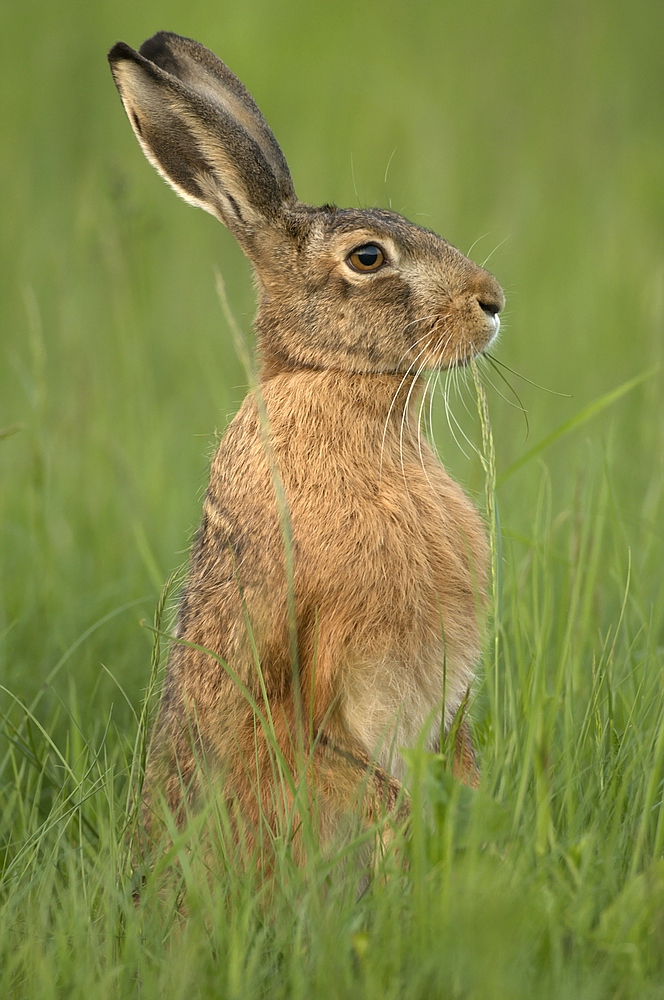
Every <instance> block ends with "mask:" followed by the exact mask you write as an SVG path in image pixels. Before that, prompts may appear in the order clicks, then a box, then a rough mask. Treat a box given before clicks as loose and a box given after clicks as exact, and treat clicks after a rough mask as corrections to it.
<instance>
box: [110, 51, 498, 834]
mask: <svg viewBox="0 0 664 1000" xmlns="http://www.w3.org/2000/svg"><path fill="white" fill-rule="evenodd" d="M109 58H110V60H111V66H112V69H113V73H114V77H115V80H116V83H117V85H118V89H119V90H120V94H121V96H122V99H123V102H124V104H125V107H126V108H127V111H128V114H129V117H130V120H131V121H132V124H133V126H134V130H135V131H136V134H137V136H138V138H139V141H140V142H141V145H142V146H143V149H144V151H145V152H146V154H147V155H148V157H149V158H150V160H151V161H152V162H153V163H154V164H155V166H157V168H158V169H159V170H160V172H161V173H162V174H163V175H164V176H165V177H166V179H167V180H168V181H169V183H171V184H172V185H173V186H174V187H175V189H176V190H177V191H178V192H179V193H180V194H182V195H183V196H184V197H185V198H186V199H187V200H189V201H191V202H193V203H194V204H197V205H200V206H202V207H204V208H206V209H207V210H208V211H211V212H212V213H213V214H215V215H217V216H218V217H219V218H220V219H221V220H222V221H223V222H225V223H226V225H228V226H229V228H230V229H231V231H232V232H233V233H234V234H235V236H236V238H237V239H238V241H239V243H240V245H241V246H242V248H243V249H244V251H245V253H246V254H247V256H248V257H249V259H250V260H251V262H252V264H253V265H254V269H255V273H256V276H257V281H258V288H259V298H260V302H259V310H258V315H257V320H256V333H257V338H258V344H259V349H260V355H261V366H262V367H261V375H260V382H259V385H258V387H257V388H256V389H255V390H254V391H253V392H252V393H250V395H249V396H247V398H246V399H245V401H244V403H243V405H242V407H241V409H240V411H239V413H238V414H237V416H236V417H235V419H234V420H233V421H232V423H231V425H230V427H229V428H228V430H227V432H226V434H225V436H224V439H223V441H222V443H221V445H220V447H219V449H218V451H217V453H216V455H215V457H214V459H213V462H212V468H211V472H210V485H209V488H208V491H207V495H206V498H205V503H204V507H203V522H202V525H201V528H200V531H199V533H198V537H197V540H196V543H195V546H194V550H193V554H192V560H191V568H190V574H189V579H188V582H187V584H186V587H185V590H184V593H183V595H182V600H181V605H180V613H179V620H178V627H177V636H178V639H179V640H180V642H176V643H175V644H174V645H173V648H172V651H171V655H170V660H169V664H168V670H167V676H166V681H165V687H164V693H163V699H162V704H161V708H160V713H159V719H158V722H157V725H156V730H155V734H154V739H153V745H152V749H151V753H150V758H149V763H148V780H147V793H146V801H147V803H148V805H149V803H150V802H151V796H152V795H153V794H154V789H155V788H158V789H161V790H163V792H164V794H165V796H166V799H167V801H168V804H169V806H170V808H171V809H172V810H173V812H174V813H175V814H180V815H181V814H182V810H183V805H184V798H185V797H186V798H187V799H188V801H189V802H190V803H191V804H193V805H195V804H196V802H197V799H198V797H199V795H200V782H199V774H200V760H201V758H202V759H204V761H205V765H206V768H207V769H208V771H210V772H211V773H212V774H214V775H218V776H219V778H220V780H221V782H222V786H223V794H224V796H225V797H226V798H227V800H228V801H229V802H233V803H234V804H235V807H236V808H238V809H239V811H240V813H241V814H242V816H243V817H244V819H245V820H246V821H247V822H248V823H249V824H250V825H255V824H256V823H257V822H258V813H259V804H260V807H261V808H262V810H263V814H264V816H265V817H267V820H268V822H272V821H273V820H274V821H275V822H276V819H277V816H278V814H279V811H280V809H281V808H282V807H283V808H288V805H289V802H288V801H286V802H282V803H281V805H280V804H279V803H280V792H279V789H278V788H277V772H276V771H275V750H274V746H272V744H271V739H274V740H275V741H276V745H277V746H278V747H279V750H280V752H281V754H282V755H283V759H284V760H285V762H286V764H287V765H288V767H289V768H291V769H293V770H294V771H295V772H297V771H298V769H301V768H302V767H303V766H304V765H303V762H304V761H310V762H313V772H314V774H315V778H316V786H317V791H318V794H319V796H320V799H321V812H320V819H319V825H320V830H321V832H322V833H323V834H324V835H325V836H327V835H329V834H331V833H333V832H334V830H335V829H336V828H337V827H338V825H339V823H340V822H341V821H342V818H343V816H344V814H345V813H346V812H347V811H348V810H349V809H350V808H351V806H352V803H353V802H354V801H355V798H356V796H357V794H358V788H359V787H360V786H362V784H363V782H365V785H364V788H365V791H364V793H363V798H362V804H361V807H360V808H361V811H362V814H363V816H364V818H365V821H367V822H368V821H369V820H370V819H371V818H372V816H373V815H374V814H375V810H376V805H377V803H379V802H380V803H382V807H384V808H387V809H388V810H391V809H393V808H395V806H396V805H397V803H398V802H399V801H401V799H402V796H400V781H401V780H402V778H403V773H404V764H403V760H402V758H401V755H400V753H399V749H400V748H401V747H402V746H412V745H414V744H415V743H416V742H417V740H418V737H419V734H420V733H421V731H422V729H423V727H424V726H428V730H427V735H426V737H425V744H426V746H427V747H428V748H430V749H433V748H435V747H436V742H437V737H436V734H438V733H439V732H440V715H441V705H442V693H443V689H444V690H445V694H446V698H445V706H444V723H445V728H447V727H449V725H450V724H451V721H452V719H453V718H454V715H455V713H456V711H457V709H458V708H459V706H460V705H461V703H462V701H463V698H464V696H465V693H466V691H467V689H468V686H469V684H470V683H471V681H472V678H473V670H474V664H475V662H476V659H477V656H478V653H479V648H480V632H479V625H478V606H479V605H481V602H482V596H481V595H482V593H483V589H484V585H485V577H486V563H487V546H486V540H485V532H484V528H483V525H482V522H481V519H480V517H479V516H478V514H477V512H476V510H475V509H474V507H473V505H472V504H471V503H470V502H469V500H468V499H467V497H466V496H465V494H464V493H463V491H462V490H461V488H460V487H459V486H458V485H456V484H455V483H454V482H453V481H452V480H451V479H450V478H449V476H448V475H447V473H446V472H445V470H444V468H443V467H442V465H441V464H440V463H439V461H438V460H437V459H436V458H435V456H434V455H433V453H432V451H431V449H430V447H429V445H428V444H427V442H426V441H425V440H424V439H423V438H422V437H421V435H420V433H419V427H418V412H417V411H418V407H419V402H420V394H421V390H422V385H421V376H422V373H423V372H424V371H425V370H427V369H431V368H445V367H450V366H452V365H454V364H463V363H465V362H467V361H468V360H469V358H471V357H472V356H473V355H474V354H476V353H478V352H479V351H481V350H483V349H484V348H485V347H486V346H487V345H488V343H489V342H490V341H491V339H492V338H493V336H494V335H495V333H496V331H497V328H498V323H497V313H498V312H499V311H500V309H501V308H502V306H503V301H504V300H503V295H502V292H501V290H500V287H499V285H498V284H497V282H496V281H495V279H494V278H493V277H492V276H491V275H490V274H488V272H486V271H484V270H483V269H482V268H479V267H477V266H476V265H475V264H473V263H472V262H471V261H469V260H467V259H466V258H465V257H464V256H463V255H462V254H461V253H459V251H458V250H456V249H455V248H454V247H452V246H450V244H448V243H447V242H446V241H445V240H443V239H441V238H440V237H439V236H437V235H436V234H434V233H431V232H429V231H428V230H425V229H422V228H421V227H419V226H416V225H414V224H413V223H411V222H409V221H407V220H406V219H404V218H402V217H400V216H398V215H396V214H395V213H392V212H386V211H380V210H356V209H349V210H339V209H336V208H334V207H331V206H327V207H325V208H322V209H314V208H311V207H310V206H306V205H302V204H301V203H300V202H298V201H297V198H296V196H295V193H294V190H293V187H292V182H291V179H290V174H289V172H288V167H287V165H286V162H285V160H284V159H283V154H282V153H281V150H280V149H279V147H278V145H277V143H276V140H274V137H273V136H272V133H271V132H270V131H269V128H268V126H267V125H266V123H265V122H264V120H263V119H262V116H261V115H260V112H259V111H258V109H257V107H256V105H255V104H254V103H253V100H252V99H251V97H250V96H249V95H248V93H247V92H246V90H244V88H243V87H242V84H240V82H239V81H237V80H236V78H235V77H233V75H232V74H231V73H230V71H229V70H228V69H227V67H225V66H224V65H223V64H222V63H220V62H219V60H217V59H216V57H215V56H213V55H212V54H211V53H209V52H208V51H207V50H205V49H203V48H202V46H199V45H198V44H197V43H195V42H191V41H189V40H187V39H180V38H178V36H175V35H167V34H165V33H160V34H159V35H157V36H155V38H154V39H151V40H150V41H149V42H147V43H145V45H144V46H143V47H142V49H141V53H135V52H133V50H131V49H130V48H129V47H128V46H125V45H123V44H122V43H119V44H118V45H117V46H116V47H115V48H114V49H113V50H112V52H111V53H110V56H109ZM365 244H376V245H378V246H380V247H381V249H382V250H383V252H384V254H385V257H386V264H385V266H384V267H382V268H381V269H379V270H377V271H376V272H375V273H358V272H355V271H353V269H352V268H351V267H350V266H349V263H348V258H349V255H350V253H351V252H352V251H353V250H354V249H356V248H357V247H358V246H362V245H365ZM290 560H292V567H293V575H292V591H291V592H290V595H291V598H292V604H291V605H290V610H289V576H288V565H289V561H290ZM293 613H294V615H293ZM289 622H291V623H292V627H290V626H289ZM294 636H295V639H296V642H295V644H294V642H293V637H294ZM194 647H201V648H198V649H197V648H194ZM295 648H296V655H295V653H294V650H295ZM205 650H211V651H213V652H214V653H215V654H217V656H218V657H219V658H221V659H222V660H223V661H224V662H225V664H226V665H227V666H228V668H229V670H227V669H226V668H225V666H224V665H223V664H222V663H220V662H219V661H218V660H217V659H215V658H213V657H212V656H210V655H209V653H207V652H205ZM258 664H260V671H261V672H262V678H261V675H260V672H259V667H258ZM237 679H239V681H240V682H241V684H242V685H244V687H245V691H244V692H243V690H242V688H241V687H240V686H239V685H238V683H237ZM298 679H299V683H298ZM247 694H248V695H249V700H248V697H247ZM252 700H253V704H254V706H257V708H258V710H259V711H260V712H262V713H264V715H265V716H266V717H268V716H269V717H271V722H270V725H268V727H267V729H268V730H270V729H271V731H272V733H273V737H270V736H269V735H268V734H267V733H266V731H264V729H263V727H262V726H261V724H260V723H259V724H257V722H256V712H255V707H252ZM455 773H456V774H457V775H458V776H459V777H460V778H461V779H462V780H464V781H467V782H469V783H471V784H476V782H477V778H478V771H477V767H476V764H475V757H474V752H473V748H472V741H471V737H470V732H469V729H468V725H467V722H466V721H465V720H464V721H463V722H462V724H461V726H460V727H459V729H458V733H457V743H456V755H455ZM367 779H368V784H367V783H366V782H367ZM289 795H290V797H291V798H292V794H290V793H287V794H286V796H285V798H286V800H289Z"/></svg>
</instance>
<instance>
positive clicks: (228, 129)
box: [108, 31, 296, 249]
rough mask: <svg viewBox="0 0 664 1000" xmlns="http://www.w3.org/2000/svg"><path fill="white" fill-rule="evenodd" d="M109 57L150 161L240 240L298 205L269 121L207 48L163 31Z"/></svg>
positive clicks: (117, 49) (115, 49)
mask: <svg viewBox="0 0 664 1000" xmlns="http://www.w3.org/2000/svg"><path fill="white" fill-rule="evenodd" d="M108 59H109V62H110V64H111V71H112V73H113V79H114V80H115V83H116V86H117V88H118V90H119V92H120V97H121V98H122V103H123V104H124V107H125V110H126V112H127V115H128V116H129V120H130V122H131V124H132V127H133V129H134V132H135V133H136V138H137V139H138V141H139V143H140V144H141V147H142V149H143V152H144V153H145V155H146V156H147V158H148V160H150V162H151V163H152V164H153V165H154V166H155V167H156V168H157V170H158V171H159V173H160V174H162V176H163V177H165V178H166V180H167V181H168V182H169V184H171V185H172V186H173V187H174V188H175V190H176V191H177V192H178V194H180V195H182V197H183V198H184V199H185V200H186V201H188V202H190V203H191V204H192V205H198V206H200V207H201V208H204V209H205V210H206V211H207V212H211V213H212V214H213V215H216V216H217V218H219V219H220V220H221V221H222V222H224V223H225V224H226V225H227V226H228V228H229V229H230V230H231V232H233V233H234V235H235V236H236V237H237V238H238V239H239V241H240V243H242V244H245V242H246V241H247V240H248V239H249V238H250V237H251V235H252V234H254V233H255V232H256V230H257V229H260V227H261V224H262V225H263V226H264V225H265V223H268V224H269V223H270V222H276V221H278V218H279V216H280V215H281V214H282V213H283V212H284V210H285V209H287V208H288V207H290V206H291V205H293V204H294V203H295V201H296V198H295V191H294V190H293V182H292V180H291V176H290V172H289V170H288V164H287V163H286V160H285V158H284V155H283V153H282V152H281V150H280V148H279V146H278V145H277V141H276V139H275V138H274V136H273V135H272V132H271V131H270V128H269V127H268V125H267V122H266V121H265V119H264V118H263V116H262V114H261V113H260V111H259V110H258V107H257V105H256V103H255V102H254V100H253V98H252V97H251V95H250V94H249V92H248V91H247V90H246V88H245V87H244V86H243V85H242V83H240V81H239V80H238V78H237V77H236V76H234V75H233V74H232V73H231V71H230V70H229V69H228V67H227V66H225V65H224V64H223V63H222V62H221V60H219V59H217V57H216V56H215V55H213V54H212V52H210V51H209V50H208V49H205V48H203V46H202V45H199V44H198V42H194V41H191V40H190V39H188V38H180V36H179V35H173V34H170V33H169V32H165V31H160V32H159V33H158V34H157V35H154V37H153V38H150V39H149V40H148V41H147V42H144V43H143V45H142V46H141V49H140V52H134V50H133V49H131V48H130V47H129V46H128V45H125V44H124V42H118V43H117V45H114V46H113V48H112V49H111V51H110V52H109V54H108ZM245 249H246V247H245Z"/></svg>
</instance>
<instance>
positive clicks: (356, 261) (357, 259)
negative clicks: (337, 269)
mask: <svg viewBox="0 0 664 1000" xmlns="http://www.w3.org/2000/svg"><path fill="white" fill-rule="evenodd" d="M346 261H347V263H348V264H349V265H350V266H351V267H352V268H353V270H354V271H377V270H378V268H379V267H382V266H383V264H384V263H385V254H384V253H383V251H382V250H381V249H380V247H377V246H376V245H375V244H374V243H367V244H366V245H365V246H363V247H358V248H357V250H353V252H352V253H351V254H349V255H348V257H347V258H346Z"/></svg>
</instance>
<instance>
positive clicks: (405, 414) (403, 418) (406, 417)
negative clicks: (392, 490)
mask: <svg viewBox="0 0 664 1000" xmlns="http://www.w3.org/2000/svg"><path fill="white" fill-rule="evenodd" d="M425 368H426V361H425V362H423V363H422V364H421V365H420V367H419V368H418V369H417V372H416V374H415V378H414V379H413V382H412V385H411V387H410V389H409V390H408V395H407V396H406V403H405V405H404V408H403V413H402V414H401V427H400V429H399V461H400V463H401V474H402V475H403V481H404V486H405V487H406V493H408V482H407V480H406V468H405V465H404V460H403V429H404V425H405V423H406V420H408V429H409V430H410V417H409V414H408V407H409V406H410V397H411V396H412V394H413V390H414V388H415V386H416V385H417V383H418V380H419V377H420V375H421V374H422V372H423V371H424V369H425ZM411 436H412V435H411Z"/></svg>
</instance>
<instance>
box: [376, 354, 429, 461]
mask: <svg viewBox="0 0 664 1000" xmlns="http://www.w3.org/2000/svg"><path fill="white" fill-rule="evenodd" d="M422 339H423V338H422ZM428 346H429V345H428V344H425V345H424V347H423V348H422V350H421V351H419V353H418V354H417V355H416V357H415V359H414V360H413V361H411V363H410V364H409V365H408V368H407V369H406V371H405V373H404V375H403V377H402V379H401V381H400V382H399V385H398V387H397V391H396V392H395V393H394V395H393V396H392V402H391V403H390V408H389V410H388V411H387V417H386V418H385V426H384V428H383V438H382V441H381V443H380V471H379V480H380V479H382V476H383V452H384V451H385V438H386V436H387V428H388V426H389V423H390V417H391V416H392V410H393V409H394V404H395V403H396V401H397V398H398V396H399V393H400V392H401V387H402V385H403V384H404V382H405V381H406V379H407V378H408V376H409V375H410V372H411V370H412V369H413V368H414V367H415V365H416V364H417V362H418V361H419V359H420V358H421V357H422V355H423V354H424V352H425V351H426V350H427V348H428Z"/></svg>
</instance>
